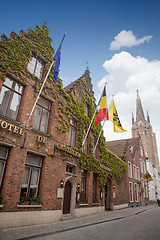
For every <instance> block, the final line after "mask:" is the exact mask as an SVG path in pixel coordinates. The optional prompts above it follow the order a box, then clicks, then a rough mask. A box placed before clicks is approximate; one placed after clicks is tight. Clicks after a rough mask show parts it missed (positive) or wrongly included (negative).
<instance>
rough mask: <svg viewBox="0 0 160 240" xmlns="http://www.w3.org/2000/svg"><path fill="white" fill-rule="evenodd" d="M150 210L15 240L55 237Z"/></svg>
mask: <svg viewBox="0 0 160 240" xmlns="http://www.w3.org/2000/svg"><path fill="white" fill-rule="evenodd" d="M150 209H151V208H150ZM150 209H144V210H141V211H138V212H135V213H133V214H131V215H127V216H122V217H117V218H111V219H106V220H102V221H97V222H92V223H85V224H81V225H78V226H75V227H68V228H65V229H59V230H55V231H51V232H46V233H39V234H35V235H32V236H28V237H23V238H17V239H15V240H30V239H34V238H37V237H45V236H50V235H55V234H57V233H63V232H68V231H72V230H75V229H80V228H85V227H90V226H94V225H99V224H103V223H106V222H112V221H117V220H121V219H125V218H128V217H130V216H134V215H135V216H136V215H139V214H141V213H143V212H146V211H148V210H150Z"/></svg>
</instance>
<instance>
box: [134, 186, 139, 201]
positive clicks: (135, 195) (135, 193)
mask: <svg viewBox="0 0 160 240" xmlns="http://www.w3.org/2000/svg"><path fill="white" fill-rule="evenodd" d="M134 199H135V202H138V184H137V183H134Z"/></svg>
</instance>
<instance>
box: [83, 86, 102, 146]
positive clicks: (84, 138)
mask: <svg viewBox="0 0 160 240" xmlns="http://www.w3.org/2000/svg"><path fill="white" fill-rule="evenodd" d="M106 84H107V83H105V85H106ZM102 93H103V92H102ZM101 97H102V96H101ZM101 97H100V99H101ZM100 99H99V102H98V105H99V104H100ZM96 110H97V109H95V112H94V114H93V117H92V120H91V122H90V125H89V127H88V130H87V133H86V135H85V138H84V140H83V143H82V149H83V146H84V143H85V141H86V139H87V136H88V133H89V130H90V128H91V125H92V122H93V119H94V116H95V114H96Z"/></svg>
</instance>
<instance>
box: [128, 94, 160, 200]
mask: <svg viewBox="0 0 160 240" xmlns="http://www.w3.org/2000/svg"><path fill="white" fill-rule="evenodd" d="M137 136H140V137H141V140H142V143H143V148H144V154H145V156H146V162H147V171H148V172H149V174H150V175H151V176H152V179H153V181H150V182H149V183H148V186H149V200H150V201H155V202H156V201H157V199H158V198H159V197H160V174H159V172H160V166H159V158H158V150H157V141H156V134H155V133H154V132H153V129H152V125H151V122H150V117H149V113H148V111H147V117H146V118H145V115H144V111H143V107H142V103H141V99H140V96H139V92H138V91H137V99H136V118H135V120H134V117H133V116H132V137H137Z"/></svg>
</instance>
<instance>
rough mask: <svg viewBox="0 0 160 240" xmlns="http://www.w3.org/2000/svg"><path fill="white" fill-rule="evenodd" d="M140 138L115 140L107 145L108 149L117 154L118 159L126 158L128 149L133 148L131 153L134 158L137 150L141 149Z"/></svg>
mask: <svg viewBox="0 0 160 240" xmlns="http://www.w3.org/2000/svg"><path fill="white" fill-rule="evenodd" d="M139 140H140V139H139V138H138V137H137V138H129V139H122V140H115V141H110V142H107V143H106V148H107V149H108V150H110V151H111V152H113V153H114V154H116V155H117V156H118V157H121V158H122V157H124V156H125V155H126V150H127V148H128V147H130V148H131V147H132V150H131V153H132V155H133V156H134V154H135V152H136V150H137V149H139Z"/></svg>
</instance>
